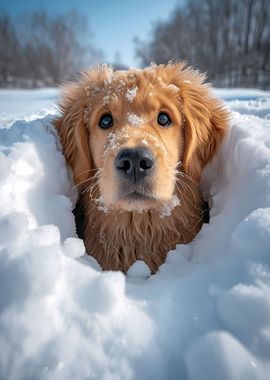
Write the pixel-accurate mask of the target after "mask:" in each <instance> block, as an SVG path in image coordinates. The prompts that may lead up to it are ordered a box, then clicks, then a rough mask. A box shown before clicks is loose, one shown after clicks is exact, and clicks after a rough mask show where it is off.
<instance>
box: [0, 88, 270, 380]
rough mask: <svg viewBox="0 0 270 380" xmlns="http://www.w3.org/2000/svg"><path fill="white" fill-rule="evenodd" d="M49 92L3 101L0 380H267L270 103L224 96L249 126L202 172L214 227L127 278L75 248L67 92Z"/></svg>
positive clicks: (233, 133)
mask: <svg viewBox="0 0 270 380" xmlns="http://www.w3.org/2000/svg"><path fill="white" fill-rule="evenodd" d="M39 91H40V92H39V94H42V96H41V95H40V98H39V100H36V103H35V102H34V103H33V104H32V101H31V102H30V99H33V98H36V97H35V91H27V92H24V91H21V92H16V91H10V92H8V94H7V92H4V91H1V92H0V100H2V99H3V100H4V99H5V102H6V103H5V104H6V105H7V109H6V110H5V111H1V112H0V119H1V128H2V129H0V146H1V147H0V210H1V211H0V378H1V379H16V380H29V379H35V380H38V379H53V380H58V379H59V380H60V379H63V380H64V379H71V378H72V379H80V380H83V379H91V378H96V379H123V380H129V379H130V380H131V379H140V380H143V379H146V380H149V379H183V380H185V379H186V380H208V379H210V378H211V379H221V380H241V379H243V380H247V379H250V380H251V379H252V380H253V379H258V380H266V379H268V376H269V371H270V289H269V287H270V249H269V247H270V120H269V118H268V116H267V115H269V113H270V106H267V107H268V108H267V107H266V105H265V104H266V103H267V104H269V98H267V97H266V95H269V94H265V93H260V94H259V97H260V98H261V100H259V99H258V96H256V95H252V93H251V95H250V90H249V91H244V90H241V91H240V90H239V96H237V97H235V98H227V102H228V103H227V104H228V105H229V106H231V107H232V109H234V107H235V110H238V111H241V113H242V114H239V113H236V112H234V113H232V120H231V129H230V132H229V135H228V137H227V139H226V141H225V142H224V144H223V146H222V149H221V150H220V152H219V154H218V156H217V157H216V159H215V160H214V161H213V162H212V164H211V165H210V166H209V167H208V168H207V169H206V170H205V173H204V178H203V181H202V188H203V192H204V194H205V197H206V198H207V199H209V202H210V204H211V220H210V224H209V225H204V226H203V228H202V230H201V232H200V233H199V235H198V236H197V238H196V239H195V240H194V241H193V242H192V243H191V244H189V245H186V246H185V245H178V246H177V249H176V250H175V251H172V252H170V253H169V255H168V258H167V261H166V263H165V264H164V265H163V266H162V267H161V268H160V271H159V273H157V274H156V275H155V276H149V271H148V270H147V267H146V266H145V265H144V264H143V263H140V262H137V263H135V264H134V266H133V267H132V268H131V269H130V270H129V272H128V275H127V277H125V276H124V275H123V274H122V273H117V272H116V273H113V272H101V271H100V268H99V265H98V264H97V263H96V262H95V260H94V259H93V258H91V257H90V256H86V255H85V254H84V253H85V252H84V245H83V242H82V241H81V240H80V239H78V238H77V237H76V232H75V223H74V218H73V214H72V208H73V205H74V202H75V200H76V193H75V191H74V188H73V184H72V182H71V180H70V179H69V175H68V171H67V168H66V165H65V161H64V158H63V155H62V153H61V147H60V145H59V142H58V138H57V136H56V134H55V131H54V128H53V127H52V125H51V119H52V116H53V114H54V113H55V112H56V108H55V106H54V105H52V103H53V102H54V101H55V100H56V92H55V93H54V94H52V92H51V90H50V91H49V90H39ZM223 94H224V96H225V98H226V92H224V93H223ZM247 94H248V95H247ZM221 95H222V93H221ZM25 96H26V97H28V98H27V99H29V102H28V101H25V100H24V99H25ZM243 96H246V97H248V96H249V97H251V98H252V97H254V99H244V100H242V101H243V102H245V103H241V98H242V97H243ZM7 98H8V99H9V100H8V101H7ZM37 98H38V97H37ZM237 99H238V100H237ZM239 99H240V100H239ZM256 99H257V100H256ZM263 99H265V100H263ZM248 102H251V103H248ZM252 102H253V103H252ZM31 107H33V114H32V116H31V113H30V114H29V108H31ZM34 108H35V109H34ZM255 108H256V110H257V111H258V112H254V114H255V115H257V116H254V114H253V115H247V113H251V111H250V110H252V112H253V110H254V109H255ZM262 108H263V112H261V109H262ZM13 109H15V110H16V112H13V111H12V110H13ZM246 110H247V111H248V112H245V111H246ZM249 111H250V112H249ZM12 112H13V114H12ZM22 115H25V116H24V117H22ZM46 115H47V116H46ZM259 116H260V117H259ZM19 119H21V120H19ZM8 127H9V129H8Z"/></svg>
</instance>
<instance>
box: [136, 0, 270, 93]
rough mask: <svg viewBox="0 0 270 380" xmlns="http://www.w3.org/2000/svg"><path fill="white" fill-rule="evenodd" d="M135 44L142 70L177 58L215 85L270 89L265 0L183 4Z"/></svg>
mask: <svg viewBox="0 0 270 380" xmlns="http://www.w3.org/2000/svg"><path fill="white" fill-rule="evenodd" d="M136 44H137V47H136V52H137V56H138V57H139V58H140V60H141V64H142V65H143V66H144V65H148V64H149V63H150V62H156V63H165V62H168V61H169V60H172V59H175V60H178V59H181V60H185V61H187V62H188V63H189V64H192V65H193V66H194V67H196V68H198V69H200V70H202V71H205V72H206V73H207V75H208V78H209V79H210V80H211V81H212V82H213V83H214V84H215V85H218V86H225V87H236V86H244V87H251V86H253V87H260V88H269V87H270V1H269V0H241V1H239V0H223V1H220V0H188V1H187V2H186V4H185V5H184V6H183V7H177V8H176V9H175V11H174V12H173V13H172V14H171V17H170V18H169V20H168V21H164V22H158V23H157V24H156V25H155V26H154V27H153V29H152V36H151V38H150V40H149V41H145V42H142V41H138V40H137V42H136Z"/></svg>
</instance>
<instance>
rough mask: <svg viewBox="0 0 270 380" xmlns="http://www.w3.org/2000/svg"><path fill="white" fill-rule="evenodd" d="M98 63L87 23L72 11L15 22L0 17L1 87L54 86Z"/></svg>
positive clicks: (29, 16)
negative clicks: (84, 68)
mask: <svg viewBox="0 0 270 380" xmlns="http://www.w3.org/2000/svg"><path fill="white" fill-rule="evenodd" d="M102 60H103V53H102V52H101V51H100V50H98V49H96V48H95V47H94V45H93V42H92V34H91V31H89V29H88V23H87V19H86V18H85V17H84V16H83V15H81V14H79V13H77V12H75V11H74V12H70V13H65V14H62V15H60V16H59V15H57V16H49V15H48V14H47V13H46V12H37V13H33V14H28V15H24V16H21V19H19V20H16V22H14V21H13V20H12V19H11V18H10V17H9V16H7V15H4V16H2V17H1V16H0V86H1V87H26V88H27V87H41V86H54V85H56V84H59V83H61V82H62V81H65V80H69V79H72V77H73V76H74V75H75V74H76V73H77V72H78V70H80V69H82V68H83V67H87V66H89V63H91V65H95V64H97V63H100V62H101V61H102Z"/></svg>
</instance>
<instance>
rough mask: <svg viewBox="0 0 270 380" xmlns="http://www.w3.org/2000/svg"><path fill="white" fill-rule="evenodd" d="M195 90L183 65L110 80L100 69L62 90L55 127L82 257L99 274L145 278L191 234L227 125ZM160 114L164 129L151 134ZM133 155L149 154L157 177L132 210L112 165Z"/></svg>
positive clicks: (215, 103)
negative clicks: (206, 172)
mask: <svg viewBox="0 0 270 380" xmlns="http://www.w3.org/2000/svg"><path fill="white" fill-rule="evenodd" d="M204 80H205V77H204V76H203V75H201V74H199V73H198V72H196V71H193V70H192V69H190V68H186V67H185V65H184V64H183V63H176V64H168V65H159V66H151V67H148V68H145V69H143V70H135V69H134V70H129V71H116V72H113V71H112V70H111V68H110V67H108V66H106V65H103V66H101V67H99V68H97V69H93V70H89V71H86V72H84V73H82V74H81V77H80V79H79V80H78V82H76V83H71V84H69V85H67V86H65V88H64V91H63V99H62V102H61V112H62V116H61V117H60V118H59V119H57V120H56V122H55V125H56V127H57V129H58V132H59V135H60V139H61V142H62V145H63V151H64V155H65V157H66V160H67V162H68V164H69V165H70V167H71V169H72V171H73V179H74V182H75V184H76V185H77V186H78V187H79V188H80V192H81V198H80V202H81V203H82V206H83V209H84V212H85V229H84V240H85V245H86V250H87V252H88V253H89V254H91V255H92V256H94V257H95V258H96V259H97V261H98V262H99V263H100V265H101V266H102V268H103V269H104V270H122V271H124V272H126V271H127V270H128V268H129V267H130V265H132V263H133V262H134V261H136V260H144V261H145V263H146V264H147V265H148V266H149V268H150V270H151V272H152V273H154V272H156V271H157V270H158V268H159V266H160V265H161V264H162V263H163V262H164V260H165V258H166V254H167V252H168V251H169V250H171V249H174V248H175V246H176V244H186V243H189V242H190V241H192V240H193V239H194V237H195V236H196V234H197V233H198V231H199V230H200V228H201V225H202V223H203V200H202V197H201V194H200V191H199V186H198V185H199V182H200V177H201V172H202V169H203V168H204V167H205V165H206V164H207V163H208V162H209V161H210V160H211V159H212V157H213V155H214V154H215V152H216V151H217V148H218V147H219V145H220V143H221V142H222V139H223V138H224V135H225V133H226V129H227V119H228V115H227V111H226V110H225V109H224V107H223V105H222V103H221V102H220V101H219V100H217V99H216V98H215V97H213V96H212V94H211V89H210V88H209V86H208V85H207V84H204ZM108 112H109V113H111V114H112V115H113V119H114V125H113V127H112V128H110V129H108V130H103V129H101V128H100V127H99V126H98V124H99V119H100V117H101V115H102V114H104V113H108ZM159 112H166V113H167V114H169V116H170V118H171V120H172V124H171V125H170V126H169V127H168V128H162V127H161V126H160V125H158V124H157V115H158V113H159ZM139 146H145V147H147V149H150V150H151V152H152V153H153V155H154V157H155V168H156V169H155V172H154V174H153V175H152V177H151V179H149V181H150V182H149V183H150V184H151V191H150V193H149V194H148V195H150V197H149V198H147V199H141V200H134V201H132V200H130V199H128V198H125V197H123V196H122V195H121V190H120V179H119V177H118V176H117V173H116V170H115V166H114V162H115V157H116V155H117V153H118V152H119V151H120V150H121V149H123V148H134V147H135V148H136V147H139ZM142 191H143V192H144V191H145V188H144V187H143V186H142ZM177 199H178V201H177Z"/></svg>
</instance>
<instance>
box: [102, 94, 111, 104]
mask: <svg viewBox="0 0 270 380" xmlns="http://www.w3.org/2000/svg"><path fill="white" fill-rule="evenodd" d="M109 103H110V95H106V96H104V97H103V105H104V106H105V105H106V104H109Z"/></svg>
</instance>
